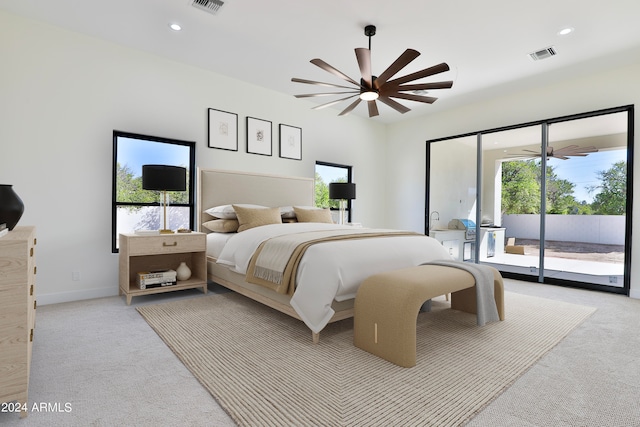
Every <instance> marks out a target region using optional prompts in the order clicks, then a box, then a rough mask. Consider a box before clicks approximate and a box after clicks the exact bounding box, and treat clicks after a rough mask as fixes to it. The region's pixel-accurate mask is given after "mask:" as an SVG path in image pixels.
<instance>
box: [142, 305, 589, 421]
mask: <svg viewBox="0 0 640 427" xmlns="http://www.w3.org/2000/svg"><path fill="white" fill-rule="evenodd" d="M505 298H506V313H507V314H506V316H507V319H506V320H505V321H504V322H497V323H491V324H488V325H486V326H484V327H481V328H479V327H477V326H476V319H475V316H473V315H470V314H467V313H461V312H457V311H453V310H449V309H447V308H448V303H445V302H444V301H434V304H433V311H432V312H431V313H423V314H420V315H419V316H418V325H417V328H418V349H417V353H418V360H417V365H416V367H414V368H409V369H407V368H401V367H398V366H396V365H393V364H391V363H389V362H386V361H384V360H382V359H379V358H377V357H376V356H373V355H371V354H369V353H367V352H364V351H362V350H360V349H358V348H356V347H354V346H353V344H352V339H353V336H352V321H351V320H346V321H342V322H338V323H335V324H332V325H329V326H328V327H327V328H325V330H324V331H323V332H322V333H321V338H320V344H318V345H313V344H312V343H311V334H310V332H309V330H308V329H307V328H306V327H305V326H304V325H303V324H302V322H299V321H296V320H294V319H291V318H289V317H288V316H286V315H283V314H280V313H278V312H276V311H274V310H271V309H269V308H267V307H264V306H262V305H260V304H257V303H254V302H253V301H250V300H248V299H246V298H244V297H242V296H240V295H237V294H234V293H228V294H222V295H214V296H209V297H202V298H197V299H190V300H183V301H176V302H170V303H165V304H158V305H151V306H143V307H138V311H139V312H140V313H141V314H142V315H143V316H144V318H145V319H146V320H147V322H148V323H149V324H150V325H151V327H152V328H153V329H154V330H155V331H156V332H157V333H158V334H159V335H160V337H161V338H162V339H163V340H164V341H165V343H166V344H167V345H168V346H169V347H170V348H171V349H172V350H173V351H174V352H175V353H176V355H177V356H178V357H179V358H180V359H181V360H182V362H183V363H184V364H185V366H186V367H187V368H188V369H189V370H190V371H191V372H192V373H193V374H194V376H195V377H196V378H197V379H198V380H199V381H200V382H201V383H202V384H203V385H204V387H206V388H207V389H208V390H209V392H210V393H211V394H212V395H213V396H214V397H215V398H216V399H217V400H218V402H219V403H220V405H221V406H222V407H223V408H224V409H225V410H226V411H227V412H228V413H229V415H230V416H231V417H232V418H233V419H234V420H235V421H236V422H237V423H238V424H239V425H242V426H255V425H260V426H269V425H272V426H285V425H295V426H303V425H332V426H339V425H344V426H358V425H366V426H374V425H381V426H382V425H384V426H388V425H403V426H409V425H419V426H425V425H437V426H454V425H460V424H463V423H464V422H466V421H467V420H469V419H470V418H471V417H472V416H473V415H474V414H476V413H477V412H478V411H480V410H481V409H482V408H484V407H485V406H486V405H487V404H488V403H489V402H491V401H492V400H493V399H495V398H496V397H497V396H498V395H500V393H502V392H503V391H504V390H505V389H506V388H507V387H508V386H509V385H511V384H512V383H513V382H514V381H515V380H516V379H517V378H518V377H519V376H520V375H522V374H523V373H524V372H525V371H526V370H527V369H529V367H531V366H532V365H533V364H534V363H535V362H536V361H537V360H539V359H540V358H541V357H542V356H543V355H544V354H545V353H547V352H548V351H549V350H550V349H551V348H553V347H554V346H555V345H556V344H557V343H558V342H559V341H561V340H562V338H563V337H565V336H566V335H567V334H568V333H569V332H570V331H571V330H572V329H574V328H575V327H576V326H577V325H579V324H580V323H581V322H582V321H584V320H585V319H586V318H588V317H589V316H590V315H591V314H592V313H593V312H594V311H595V309H594V308H591V307H585V306H579V305H575V304H570V303H566V302H560V301H553V300H547V299H542V298H537V297H530V296H524V295H520V294H514V293H509V292H507V293H506V294H505Z"/></svg>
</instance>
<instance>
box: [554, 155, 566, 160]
mask: <svg viewBox="0 0 640 427" xmlns="http://www.w3.org/2000/svg"><path fill="white" fill-rule="evenodd" d="M551 157H555V158H556V159H560V160H569V158H568V157H565V156H559V155H556V154H554V155H553V156H551Z"/></svg>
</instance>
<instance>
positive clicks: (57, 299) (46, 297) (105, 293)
mask: <svg viewBox="0 0 640 427" xmlns="http://www.w3.org/2000/svg"><path fill="white" fill-rule="evenodd" d="M116 295H118V288H117V287H108V288H98V289H88V290H82V291H68V292H56V293H54V294H40V293H39V294H37V295H36V299H37V301H38V305H48V304H60V303H63V302H71V301H82V300H87V299H94V298H104V297H112V296H116Z"/></svg>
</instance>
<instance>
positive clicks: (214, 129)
mask: <svg viewBox="0 0 640 427" xmlns="http://www.w3.org/2000/svg"><path fill="white" fill-rule="evenodd" d="M207 127H208V129H207V130H208V135H209V148H217V149H219V150H229V151H238V115H237V114H235V113H230V112H228V111H222V110H216V109H214V108H209V119H208V124H207Z"/></svg>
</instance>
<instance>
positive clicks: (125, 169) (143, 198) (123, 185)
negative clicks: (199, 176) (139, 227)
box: [116, 163, 189, 211]
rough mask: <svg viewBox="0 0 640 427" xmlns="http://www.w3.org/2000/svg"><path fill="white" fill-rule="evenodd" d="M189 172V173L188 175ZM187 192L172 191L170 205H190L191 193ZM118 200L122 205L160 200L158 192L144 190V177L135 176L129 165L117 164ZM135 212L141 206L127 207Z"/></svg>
mask: <svg viewBox="0 0 640 427" xmlns="http://www.w3.org/2000/svg"><path fill="white" fill-rule="evenodd" d="M188 173H189V172H188V171H187V174H188ZM188 190H189V189H188V188H187V191H170V192H169V200H170V203H178V204H183V203H189V192H188ZM116 200H117V201H118V202H122V203H155V202H159V201H160V198H159V195H158V192H157V191H151V190H143V189H142V177H141V176H135V174H134V173H133V171H132V170H131V168H130V167H129V166H127V165H124V166H123V165H120V163H117V164H116ZM127 208H128V209H130V210H132V211H135V210H138V209H140V207H139V206H131V207H127Z"/></svg>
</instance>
